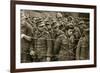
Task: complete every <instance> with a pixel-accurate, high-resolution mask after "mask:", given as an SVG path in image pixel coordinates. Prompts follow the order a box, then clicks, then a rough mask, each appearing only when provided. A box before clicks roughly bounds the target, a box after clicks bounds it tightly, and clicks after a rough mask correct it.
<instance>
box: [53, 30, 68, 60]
mask: <svg viewBox="0 0 100 73" xmlns="http://www.w3.org/2000/svg"><path fill="white" fill-rule="evenodd" d="M58 33H59V35H58V36H57V38H56V39H55V45H54V55H55V56H56V57H57V58H58V61H64V60H68V59H69V52H68V38H67V37H66V36H65V34H64V32H62V31H61V30H59V31H58Z"/></svg>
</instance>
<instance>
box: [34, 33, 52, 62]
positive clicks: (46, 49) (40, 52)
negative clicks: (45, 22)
mask: <svg viewBox="0 0 100 73" xmlns="http://www.w3.org/2000/svg"><path fill="white" fill-rule="evenodd" d="M33 41H34V43H33V50H34V51H35V53H36V55H37V59H36V62H44V61H47V60H46V59H47V57H50V56H51V40H50V35H49V33H48V32H46V31H43V32H42V33H40V32H39V31H36V33H35V36H34V39H33Z"/></svg>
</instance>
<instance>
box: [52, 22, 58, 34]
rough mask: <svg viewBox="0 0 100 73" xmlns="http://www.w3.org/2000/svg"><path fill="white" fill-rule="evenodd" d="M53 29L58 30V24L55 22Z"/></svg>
mask: <svg viewBox="0 0 100 73" xmlns="http://www.w3.org/2000/svg"><path fill="white" fill-rule="evenodd" d="M53 30H54V32H57V31H59V25H58V24H57V23H56V24H55V25H54V26H53Z"/></svg>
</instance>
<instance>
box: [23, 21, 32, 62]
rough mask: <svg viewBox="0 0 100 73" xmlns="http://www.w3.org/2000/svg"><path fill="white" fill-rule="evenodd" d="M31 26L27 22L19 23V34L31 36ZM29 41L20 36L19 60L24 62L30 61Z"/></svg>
mask: <svg viewBox="0 0 100 73" xmlns="http://www.w3.org/2000/svg"><path fill="white" fill-rule="evenodd" d="M32 32H33V28H32V26H31V25H30V24H28V23H26V22H25V23H23V24H21V34H25V35H27V36H30V37H32V34H33V33H32ZM30 44H31V41H28V40H26V39H25V38H21V62H22V63H26V62H30V61H31V58H30V55H29V48H30Z"/></svg>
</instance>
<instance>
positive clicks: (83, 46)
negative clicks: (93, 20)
mask: <svg viewBox="0 0 100 73" xmlns="http://www.w3.org/2000/svg"><path fill="white" fill-rule="evenodd" d="M76 59H77V60H86V59H89V30H88V29H84V31H83V34H82V37H81V38H80V40H79V42H78V45H77V49H76Z"/></svg>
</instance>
